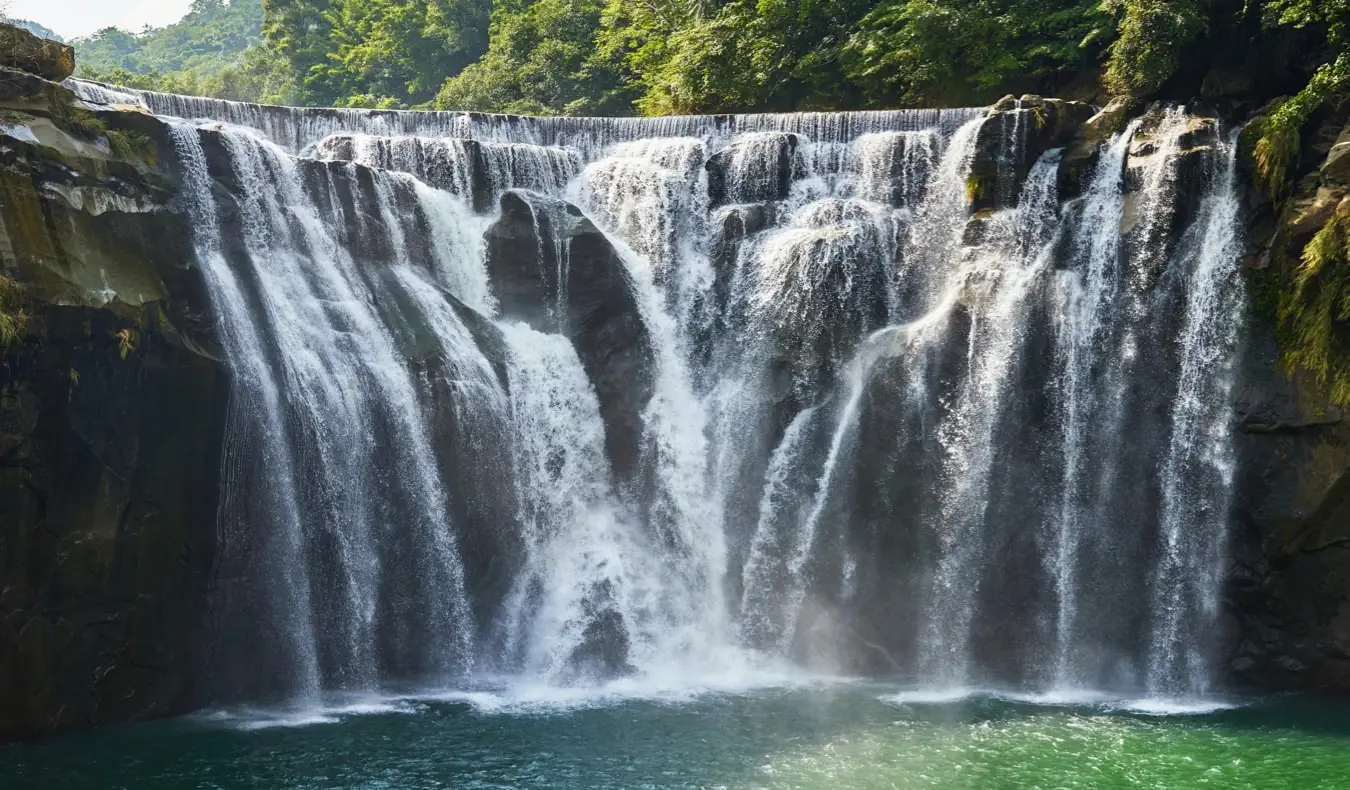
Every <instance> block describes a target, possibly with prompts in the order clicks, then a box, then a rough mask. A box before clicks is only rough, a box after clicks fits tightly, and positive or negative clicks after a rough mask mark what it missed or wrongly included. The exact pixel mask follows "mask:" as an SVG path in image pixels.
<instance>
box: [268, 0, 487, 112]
mask: <svg viewBox="0 0 1350 790" xmlns="http://www.w3.org/2000/svg"><path fill="white" fill-rule="evenodd" d="M490 8H491V2H490V0H267V18H266V20H265V22H264V25H263V34H264V37H265V39H266V42H267V47H268V49H269V51H270V52H271V53H272V54H273V55H274V56H275V57H277V58H278V59H279V60H280V61H281V62H283V63H285V64H286V66H287V70H288V71H289V72H290V73H291V74H292V75H293V80H292V85H293V86H294V90H295V91H296V93H297V94H298V99H299V101H300V102H301V103H304V104H311V105H315V104H318V105H336V106H346V107H385V108H390V107H407V106H414V105H420V104H425V103H427V102H429V101H430V100H431V99H433V98H434V97H435V96H436V93H437V91H438V90H439V89H440V87H441V84H442V83H443V82H444V80H445V79H446V78H447V77H450V76H453V75H455V74H457V73H459V72H460V71H461V70H462V69H463V68H464V67H465V66H467V65H469V64H470V63H472V62H474V61H475V60H476V59H478V58H479V57H480V56H482V55H483V54H484V52H486V50H487V44H488V39H487V34H488V18H489V11H490Z"/></svg>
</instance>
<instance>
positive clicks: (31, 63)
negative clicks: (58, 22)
mask: <svg viewBox="0 0 1350 790" xmlns="http://www.w3.org/2000/svg"><path fill="white" fill-rule="evenodd" d="M0 66H4V67H7V68H11V69H18V70H19V71H26V72H28V73H29V74H36V75H38V76H39V77H42V78H43V79H48V80H52V81H53V82H60V81H61V80H64V79H66V78H67V77H69V76H70V75H71V74H74V73H75V50H74V49H73V48H72V47H71V46H70V45H69V44H60V43H57V42H55V41H48V40H47V39H45V38H38V37H37V36H35V35H33V34H32V33H29V32H28V31H27V30H24V29H23V28H21V27H14V26H13V25H6V24H2V23H0ZM0 79H2V78H0Z"/></svg>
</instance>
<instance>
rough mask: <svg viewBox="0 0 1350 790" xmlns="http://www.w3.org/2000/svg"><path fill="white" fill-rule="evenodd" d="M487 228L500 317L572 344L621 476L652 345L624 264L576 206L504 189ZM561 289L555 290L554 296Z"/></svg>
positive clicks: (643, 398) (629, 462)
mask: <svg viewBox="0 0 1350 790" xmlns="http://www.w3.org/2000/svg"><path fill="white" fill-rule="evenodd" d="M501 212H502V213H501V218H500V219H499V220H497V222H495V223H494V224H493V225H492V227H490V228H489V229H488V231H487V265H488V273H489V276H490V277H491V279H492V284H493V289H494V291H495V292H496V294H497V298H498V300H499V302H500V304H501V316H502V317H503V318H505V319H506V320H517V321H525V322H526V323H528V324H530V325H531V326H533V327H534V328H535V329H538V330H539V331H543V332H561V333H562V334H564V335H566V336H567V337H568V338H569V339H571V341H572V344H573V345H574V346H575V347H576V350H577V355H578V356H579V357H580V358H581V363H582V365H583V366H584V367H585V369H586V374H587V376H588V377H589V378H590V380H591V383H592V385H594V387H595V390H596V395H597V396H598V398H599V400H600V415H601V417H602V418H603V419H604V422H605V446H606V449H607V450H608V453H609V457H610V461H611V463H612V464H613V466H614V471H615V473H616V474H617V475H618V477H619V479H620V480H627V479H631V478H632V476H633V475H634V474H635V473H636V471H637V460H638V454H639V449H640V445H641V440H642V413H643V411H644V410H645V409H646V407H647V403H648V401H650V400H651V396H652V388H653V382H652V368H653V361H652V359H653V358H652V347H651V341H650V338H649V336H648V333H647V328H646V324H645V323H644V322H643V320H642V314H641V311H640V308H639V305H638V303H637V297H636V295H635V294H634V291H633V284H632V279H631V277H630V275H629V273H628V268H627V266H626V265H625V264H624V262H623V259H622V258H620V257H619V253H618V251H617V250H615V249H614V246H613V245H612V244H611V243H610V241H609V239H607V238H606V237H605V235H604V234H603V233H602V232H600V230H599V229H598V228H596V227H595V225H594V224H593V223H592V222H591V221H590V220H589V219H587V218H586V217H585V216H584V215H583V214H582V213H581V210H580V209H578V208H577V207H576V206H573V205H571V204H570V203H566V202H565V201H562V200H558V199H556V198H551V197H546V196H544V195H540V194H536V193H532V192H524V191H514V190H513V191H509V192H507V193H505V194H504V195H502V199H501ZM560 289H561V290H560Z"/></svg>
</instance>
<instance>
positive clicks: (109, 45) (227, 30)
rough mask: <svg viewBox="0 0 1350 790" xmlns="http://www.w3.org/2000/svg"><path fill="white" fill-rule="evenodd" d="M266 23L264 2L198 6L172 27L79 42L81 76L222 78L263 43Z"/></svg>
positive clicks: (110, 31) (198, 0)
mask: <svg viewBox="0 0 1350 790" xmlns="http://www.w3.org/2000/svg"><path fill="white" fill-rule="evenodd" d="M262 20H263V0H232V2H229V3H226V2H225V0H193V2H192V6H191V8H190V9H189V10H188V13H187V15H186V16H184V17H183V19H182V20H181V21H179V22H176V23H174V24H172V25H169V26H167V27H162V28H147V29H146V30H145V31H143V32H141V33H139V34H131V33H127V32H125V31H122V30H119V29H117V28H113V27H110V28H106V29H104V30H100V31H99V32H97V33H95V34H93V35H92V36H89V37H87V38H81V39H77V40H76V41H75V42H74V46H75V58H76V62H77V63H78V64H79V71H78V72H77V73H78V74H79V75H80V76H85V75H86V74H89V73H99V74H102V73H106V72H111V71H114V70H116V69H124V70H126V71H127V72H128V73H131V74H173V73H179V72H189V73H192V74H195V75H197V76H198V77H203V76H210V75H215V74H219V73H220V72H221V71H223V70H224V69H226V68H228V67H230V66H233V65H236V64H238V63H240V62H241V61H242V60H243V57H244V52H245V50H247V49H248V48H249V47H250V46H252V45H254V44H257V43H259V42H261V41H262Z"/></svg>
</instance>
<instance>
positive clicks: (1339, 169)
mask: <svg viewBox="0 0 1350 790" xmlns="http://www.w3.org/2000/svg"><path fill="white" fill-rule="evenodd" d="M1318 173H1319V174H1320V176H1321V178H1322V183H1323V184H1325V185H1327V186H1329V187H1332V188H1339V189H1345V190H1350V126H1346V127H1345V129H1344V130H1343V131H1342V132H1341V133H1340V135H1339V136H1338V137H1337V138H1336V142H1335V144H1334V145H1332V147H1331V151H1330V153H1328V154H1327V158H1326V160H1325V161H1324V162H1323V163H1322V167H1321V168H1319V170H1318Z"/></svg>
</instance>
